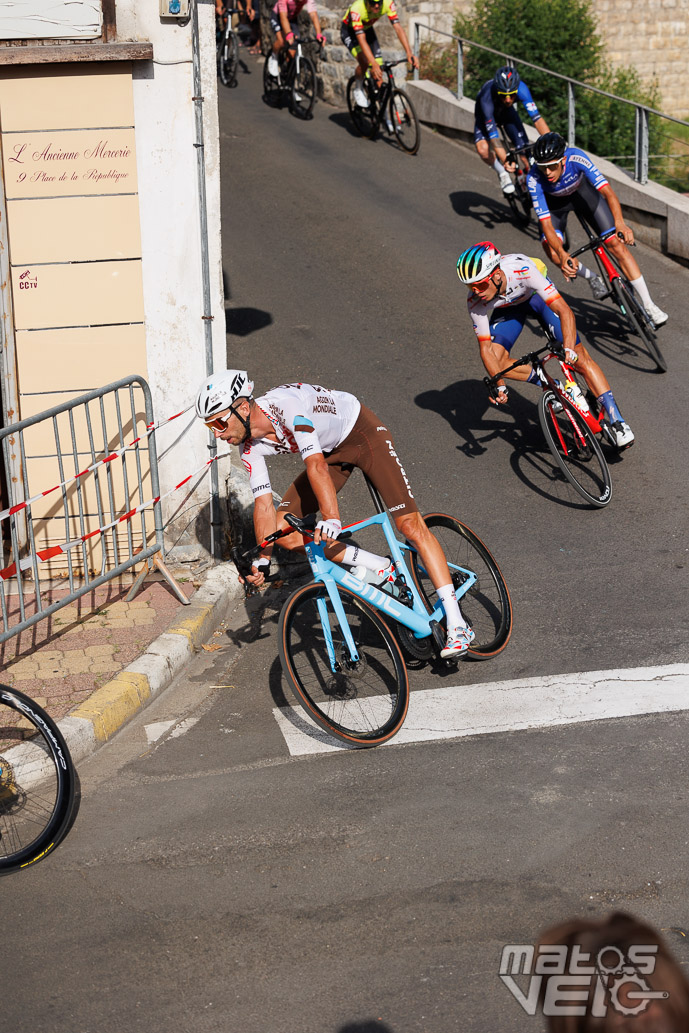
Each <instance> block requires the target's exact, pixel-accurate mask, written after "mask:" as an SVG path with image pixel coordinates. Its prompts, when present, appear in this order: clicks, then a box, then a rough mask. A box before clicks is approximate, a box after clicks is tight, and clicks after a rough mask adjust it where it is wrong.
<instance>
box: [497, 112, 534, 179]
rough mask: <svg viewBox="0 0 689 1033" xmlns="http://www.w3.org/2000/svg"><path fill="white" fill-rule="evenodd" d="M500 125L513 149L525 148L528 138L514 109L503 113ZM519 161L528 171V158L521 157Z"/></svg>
mask: <svg viewBox="0 0 689 1033" xmlns="http://www.w3.org/2000/svg"><path fill="white" fill-rule="evenodd" d="M500 124H501V125H502V126H503V127H504V129H505V132H506V133H507V136H508V138H509V140H510V143H511V144H512V146H513V147H515V148H518V147H526V145H527V144H528V142H529V138H528V136H527V135H526V130H525V129H524V123H523V122H522V120H521V118H520V117H519V115H518V114H517V112H516V111H515V110H514V108H509V109H508V110H507V111H506V112H505V114H504V115H503V116H502V118H501V119H500ZM521 161H522V164H523V165H524V168H525V169H526V170H527V171H528V169H529V160H528V158H526V157H525V156H524V155H522V157H521Z"/></svg>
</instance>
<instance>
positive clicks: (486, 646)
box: [411, 513, 512, 660]
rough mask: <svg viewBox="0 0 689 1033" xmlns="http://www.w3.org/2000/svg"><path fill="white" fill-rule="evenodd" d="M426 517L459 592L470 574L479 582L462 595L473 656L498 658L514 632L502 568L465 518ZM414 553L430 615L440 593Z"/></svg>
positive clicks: (416, 578) (415, 570)
mask: <svg viewBox="0 0 689 1033" xmlns="http://www.w3.org/2000/svg"><path fill="white" fill-rule="evenodd" d="M424 520H425V522H426V526H427V527H428V528H429V530H430V531H432V532H433V534H434V535H435V537H436V538H437V539H438V541H439V542H440V545H441V547H442V550H443V552H444V553H445V558H446V560H447V562H448V565H449V567H450V574H451V575H452V583H453V585H454V587H455V591H456V590H457V589H459V588H461V587H462V585H464V584H465V583H466V582H467V581H468V579H469V577H470V575H471V574H475V575H476V580H475V582H474V584H473V585H472V586H471V588H469V590H468V591H467V592H466V593H465V594H464V595H461V596H460V599H459V607H460V610H461V611H462V616H463V617H464V619H465V621H466V622H467V624H468V625H469V626H470V627H471V628H472V630H473V632H474V636H475V637H474V641H473V642H472V644H471V646H470V648H469V650H468V655H469V656H470V657H471V658H473V659H474V660H488V659H489V658H490V657H492V656H497V654H498V653H501V652H502V650H503V649H504V648H505V646H506V645H507V643H508V642H509V639H510V635H511V634H512V601H511V599H510V593H509V591H508V589H507V585H506V584H505V580H504V578H503V576H502V573H501V572H500V568H499V567H498V565H497V563H496V562H495V560H494V559H493V557H492V555H491V554H490V552H489V551H488V549H487V548H486V546H485V545H484V544H483V542H482V541H481V539H480V538H479V537H478V535H475V534H474V532H473V531H472V530H471V529H470V528H468V527H467V526H466V524H463V523H462V522H461V521H460V520H457V519H455V517H452V516H448V515H447V514H446V513H428V514H426V515H424ZM411 555H412V563H411V568H412V576H413V578H414V581H415V582H416V586H417V588H418V589H419V591H420V593H421V595H422V596H423V598H424V599H425V602H426V605H427V607H428V612H429V613H431V612H432V611H433V610H434V609H435V607H436V605H437V603H438V594H437V592H436V590H435V588H434V587H433V583H432V581H431V579H430V577H429V575H428V573H427V572H426V570H425V569H424V567H423V565H422V563H421V560H420V558H419V556H418V554H417V553H416V552H415V551H412V554H411Z"/></svg>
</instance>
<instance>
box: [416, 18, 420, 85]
mask: <svg viewBox="0 0 689 1033" xmlns="http://www.w3.org/2000/svg"><path fill="white" fill-rule="evenodd" d="M420 54H421V44H420V41H419V23H418V22H414V57H415V58H416V68H415V69H414V82H418V81H419V67H418V66H419V61H420Z"/></svg>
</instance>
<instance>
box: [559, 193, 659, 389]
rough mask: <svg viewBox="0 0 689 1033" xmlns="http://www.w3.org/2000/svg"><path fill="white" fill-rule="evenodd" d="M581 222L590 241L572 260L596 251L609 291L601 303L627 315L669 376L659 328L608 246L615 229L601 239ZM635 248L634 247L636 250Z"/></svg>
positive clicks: (649, 351) (632, 325) (601, 272)
mask: <svg viewBox="0 0 689 1033" xmlns="http://www.w3.org/2000/svg"><path fill="white" fill-rule="evenodd" d="M577 214H578V213H577ZM579 222H580V223H581V225H582V226H583V227H584V229H585V231H586V234H587V236H588V238H589V242H588V244H584V245H583V247H580V248H577V250H576V251H572V253H571V257H572V258H577V257H578V256H579V255H583V253H584V252H585V251H592V252H593V254H594V255H595V258H596V262H597V263H598V268H599V269H600V274H601V277H602V279H603V282H604V283H605V284H606V286H607V288H608V289H607V293H606V294H604V295H603V298H602V299H601V300H604V299H605V298H612V300H613V301H614V302H615V304H616V305H617V307H618V308H619V310H620V312H621V313H622V315H623V316H624V318H625V321H626V323H627V326H628V327H629V329H630V330H631V332H632V333H633V334H637V335H638V336H639V337H640V338H641V340H642V341H643V342H644V344H645V345H646V349H647V351H648V353H649V355H650V356H651V358H652V359H653V361H654V362H655V364H656V367H657V369H658V372H659V373H666V372H667V362H666V361H665V358H664V356H663V353H662V352H661V350H660V348H659V347H658V342H657V341H656V338H655V327H654V326H653V323H652V322H651V320H650V319H649V317H648V316H647V315H646V310H645V309H644V307H643V305H642V304H641V302H640V301H639V298H638V296H637V294H636V291H635V290H634V288H633V287H632V285H631V283H630V282H629V280H628V279H627V277H626V276H625V275H624V273H623V272H622V270H621V268H620V265H619V263H618V261H617V259H616V258H615V256H614V255H613V254H612V253H611V252H610V251H609V250H608V249H607V248H606V246H605V242H606V240H608V238H609V237H611V236H612V234H613V233H614V232H615V230H614V229H612V230H608V232H607V233H604V234H603V235H602V236H600V237H597V236H595V234H594V233H593V231H592V230H591V229H590V227H589V226H587V225H586V223H585V222H584V220H583V219H582V218H579ZM618 236H619V237H621V236H622V234H621V233H620V234H618ZM634 246H635V245H632V247H634Z"/></svg>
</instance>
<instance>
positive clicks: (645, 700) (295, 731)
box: [273, 664, 689, 756]
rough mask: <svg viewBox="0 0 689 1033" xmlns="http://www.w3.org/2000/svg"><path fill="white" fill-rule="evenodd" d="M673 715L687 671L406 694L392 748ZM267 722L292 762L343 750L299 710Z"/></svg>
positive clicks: (684, 705)
mask: <svg viewBox="0 0 689 1033" xmlns="http://www.w3.org/2000/svg"><path fill="white" fill-rule="evenodd" d="M678 710H689V664H670V665H668V666H664V667H637V668H633V669H630V670H619V671H589V672H586V673H583V674H561V675H553V676H552V677H547V678H520V679H518V680H515V681H503V682H488V683H486V684H483V685H460V686H457V687H455V688H451V687H449V686H446V687H443V688H442V689H431V690H429V691H420V692H412V694H411V699H410V702H409V712H408V714H407V719H406V721H405V723H404V724H403V726H402V728H401V729H400V731H399V732H398V733H397V735H396V736H395V737H394V739H392V740H391V743H393V744H394V743H408V742H430V741H431V740H433V739H454V738H457V737H459V736H466V735H490V734H492V733H495V732H509V731H517V730H519V729H525V728H546V727H549V726H552V725H564V724H575V723H578V722H584V721H605V720H609V719H610V718H615V717H635V716H639V715H641V714H660V713H664V712H668V711H678ZM273 714H274V715H275V719H276V721H277V723H278V726H279V728H280V731H281V732H282V734H283V736H284V737H285V742H286V743H287V747H288V749H289V751H290V753H291V754H292V756H303V755H304V754H309V753H329V752H331V751H334V750H342V749H348V747H347V746H346V745H345V744H344V743H339V742H337V741H336V740H334V739H333V738H332V737H330V736H329V735H327V733H326V732H323V731H322V730H321V729H320V728H318V727H317V726H316V725H315V724H313V723H312V722H311V721H310V719H309V718H308V717H307V715H306V713H305V711H304V710H302V708H301V707H286V708H282V709H280V708H277V707H276V708H275V709H274V710H273ZM385 745H388V744H387V743H386V744H385Z"/></svg>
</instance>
